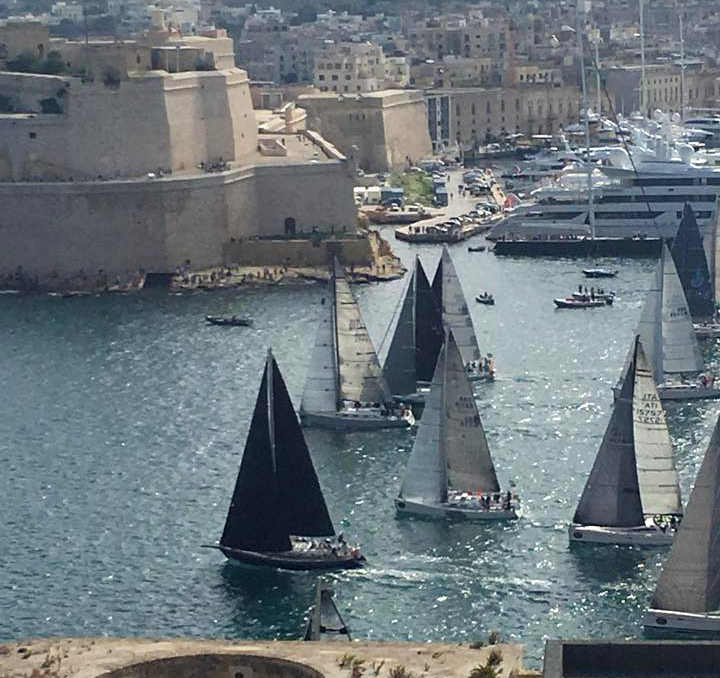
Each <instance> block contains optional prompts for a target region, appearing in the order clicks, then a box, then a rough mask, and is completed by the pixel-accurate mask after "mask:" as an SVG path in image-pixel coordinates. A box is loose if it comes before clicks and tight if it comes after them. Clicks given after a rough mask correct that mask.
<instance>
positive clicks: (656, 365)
mask: <svg viewBox="0 0 720 678" xmlns="http://www.w3.org/2000/svg"><path fill="white" fill-rule="evenodd" d="M663 249H664V246H663ZM662 259H663V255H662V254H661V255H660V261H658V263H657V266H656V267H655V274H654V275H653V278H652V282H651V287H650V289H649V290H648V293H647V296H646V297H645V305H644V306H643V310H642V314H641V315H640V322H639V323H638V327H637V334H638V335H640V341H641V342H642V345H643V349H644V350H645V355H646V356H647V359H648V360H649V361H650V365H651V367H652V371H653V374H654V375H655V383H657V384H661V383H662V382H663V381H665V375H664V373H663V344H662V322H661V318H662V287H663V263H662ZM631 350H632V351H634V348H633V349H631Z"/></svg>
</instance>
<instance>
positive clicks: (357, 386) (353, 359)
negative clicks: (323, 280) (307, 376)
mask: <svg viewBox="0 0 720 678" xmlns="http://www.w3.org/2000/svg"><path fill="white" fill-rule="evenodd" d="M335 319H336V321H335V331H336V336H337V356H338V375H339V387H340V388H339V390H340V399H341V400H350V401H356V402H360V403H384V402H388V401H389V400H390V399H391V396H390V392H389V390H388V387H387V385H386V383H385V378H384V377H383V374H382V369H381V368H380V362H379V361H378V357H377V354H376V353H375V349H374V348H373V345H372V341H371V340H370V334H369V333H368V330H367V327H366V326H365V323H364V322H363V319H362V316H361V315H360V309H359V308H358V305H357V301H356V300H355V296H354V295H353V293H352V291H351V290H350V286H349V285H348V282H347V280H346V279H345V274H344V271H342V269H341V268H340V266H339V264H338V263H337V261H336V262H335Z"/></svg>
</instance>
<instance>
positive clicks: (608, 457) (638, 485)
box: [569, 336, 683, 546]
mask: <svg viewBox="0 0 720 678" xmlns="http://www.w3.org/2000/svg"><path fill="white" fill-rule="evenodd" d="M682 513H683V510H682V503H681V500H680V488H679V485H678V478H677V472H676V470H675V465H674V463H673V449H672V443H671V442H670V434H669V432H668V428H667V422H666V419H665V413H664V411H663V408H662V405H661V403H660V398H659V397H658V393H657V389H656V387H655V380H654V378H653V375H652V372H651V371H650V364H649V363H648V360H647V358H646V357H645V351H644V350H643V347H642V343H641V341H640V338H639V337H637V336H636V337H635V339H634V340H633V346H632V349H631V359H630V361H629V363H628V364H626V366H625V367H624V370H623V377H622V379H621V386H620V393H619V394H618V397H617V398H616V400H615V403H614V404H613V411H612V414H611V415H610V421H609V422H608V425H607V428H606V429H605V435H604V437H603V440H602V443H601V444H600V449H599V450H598V453H597V456H596V457H595V463H594V464H593V467H592V471H591V472H590V476H589V477H588V480H587V483H586V484H585V489H584V490H583V493H582V496H581V497H580V502H579V504H578V507H577V510H576V511H575V517H574V518H573V522H572V525H570V530H569V532H570V541H571V542H586V543H594V544H626V545H636V546H661V545H663V544H670V543H672V539H673V535H674V533H675V528H676V526H677V524H678V522H679V520H680V518H681V517H682Z"/></svg>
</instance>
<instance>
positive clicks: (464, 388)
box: [423, 332, 500, 492]
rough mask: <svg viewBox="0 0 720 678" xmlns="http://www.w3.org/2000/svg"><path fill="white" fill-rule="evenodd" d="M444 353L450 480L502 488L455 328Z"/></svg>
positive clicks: (461, 485)
mask: <svg viewBox="0 0 720 678" xmlns="http://www.w3.org/2000/svg"><path fill="white" fill-rule="evenodd" d="M444 353H445V412H446V423H445V429H444V435H445V454H446V458H447V469H448V471H447V472H448V483H449V485H450V487H452V488H454V489H457V490H465V491H467V492H476V491H482V492H498V491H499V490H500V485H499V484H498V479H497V475H496V474H495V466H494V465H493V461H492V457H491V456H490V449H489V447H488V443H487V438H486V436H485V430H484V429H483V425H482V421H481V420H480V414H479V412H478V409H477V405H476V404H475V397H474V395H473V392H472V387H471V385H470V382H469V381H468V377H467V372H466V371H465V367H464V365H463V360H462V357H461V355H460V351H459V350H458V346H457V344H456V343H455V338H454V337H453V334H452V332H449V333H448V339H447V350H446V351H444ZM423 418H424V415H423Z"/></svg>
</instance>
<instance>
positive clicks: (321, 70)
mask: <svg viewBox="0 0 720 678" xmlns="http://www.w3.org/2000/svg"><path fill="white" fill-rule="evenodd" d="M314 83H315V87H317V88H318V89H319V90H320V91H321V92H342V93H349V94H354V93H357V92H363V93H365V92H376V91H378V90H381V89H383V88H384V87H385V57H384V55H383V51H382V47H379V46H378V45H373V44H372V43H369V42H363V43H354V42H347V43H334V42H331V43H329V44H326V45H325V46H324V48H323V49H322V50H320V51H319V52H317V53H316V54H315V72H314Z"/></svg>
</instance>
